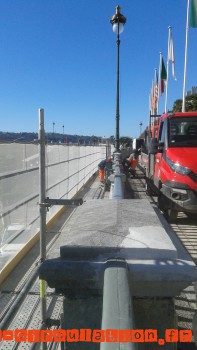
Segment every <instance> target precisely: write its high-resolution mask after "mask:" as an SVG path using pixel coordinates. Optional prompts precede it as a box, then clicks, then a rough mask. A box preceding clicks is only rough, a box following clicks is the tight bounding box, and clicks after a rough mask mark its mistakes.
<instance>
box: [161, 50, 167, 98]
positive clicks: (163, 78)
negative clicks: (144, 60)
mask: <svg viewBox="0 0 197 350" xmlns="http://www.w3.org/2000/svg"><path fill="white" fill-rule="evenodd" d="M166 79H167V72H166V67H165V64H164V61H163V57H162V61H161V72H160V94H161V95H162V94H163V92H164V85H165V82H166Z"/></svg>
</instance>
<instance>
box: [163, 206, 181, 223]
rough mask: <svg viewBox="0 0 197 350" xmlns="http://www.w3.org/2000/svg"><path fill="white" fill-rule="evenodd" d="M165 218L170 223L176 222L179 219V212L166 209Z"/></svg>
mask: <svg viewBox="0 0 197 350" xmlns="http://www.w3.org/2000/svg"><path fill="white" fill-rule="evenodd" d="M164 216H165V217H166V219H167V220H168V221H169V222H174V221H175V220H176V219H177V216H178V211H177V210H174V209H172V208H168V209H165V210H164Z"/></svg>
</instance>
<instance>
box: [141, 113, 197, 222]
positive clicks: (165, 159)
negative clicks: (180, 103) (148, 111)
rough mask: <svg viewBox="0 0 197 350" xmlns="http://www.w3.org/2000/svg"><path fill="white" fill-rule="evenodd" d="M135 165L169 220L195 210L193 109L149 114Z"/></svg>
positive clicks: (196, 129)
mask: <svg viewBox="0 0 197 350" xmlns="http://www.w3.org/2000/svg"><path fill="white" fill-rule="evenodd" d="M139 165H140V166H141V168H142V169H144V172H145V173H146V181H147V184H146V189H147V194H149V195H152V194H154V193H155V194H157V195H158V202H159V207H160V208H161V210H162V211H163V212H164V213H165V214H166V215H167V216H168V218H169V219H171V220H175V219H176V217H177V214H178V212H179V211H183V212H186V213H187V214H188V215H190V214H191V215H192V214H195V213H197V112H186V113H168V114H163V115H162V116H150V124H149V127H148V129H147V130H146V132H145V140H144V145H143V147H142V152H141V156H140V158H139Z"/></svg>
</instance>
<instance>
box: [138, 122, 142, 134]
mask: <svg viewBox="0 0 197 350" xmlns="http://www.w3.org/2000/svg"><path fill="white" fill-rule="evenodd" d="M142 125H143V123H142V122H140V123H139V126H140V135H141V133H142Z"/></svg>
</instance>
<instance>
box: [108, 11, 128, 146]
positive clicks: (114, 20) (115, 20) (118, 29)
mask: <svg viewBox="0 0 197 350" xmlns="http://www.w3.org/2000/svg"><path fill="white" fill-rule="evenodd" d="M120 10H121V8H120V6H116V13H115V15H113V16H112V17H111V19H110V22H111V24H112V27H113V31H114V33H116V34H117V41H116V43H117V85H116V86H117V87H116V134H115V152H120V150H119V143H120V142H119V121H120V108H119V95H120V88H119V85H120V82H119V76H120V34H121V33H122V32H123V30H124V25H125V23H126V17H124V16H123V15H122V14H121V13H120Z"/></svg>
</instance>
